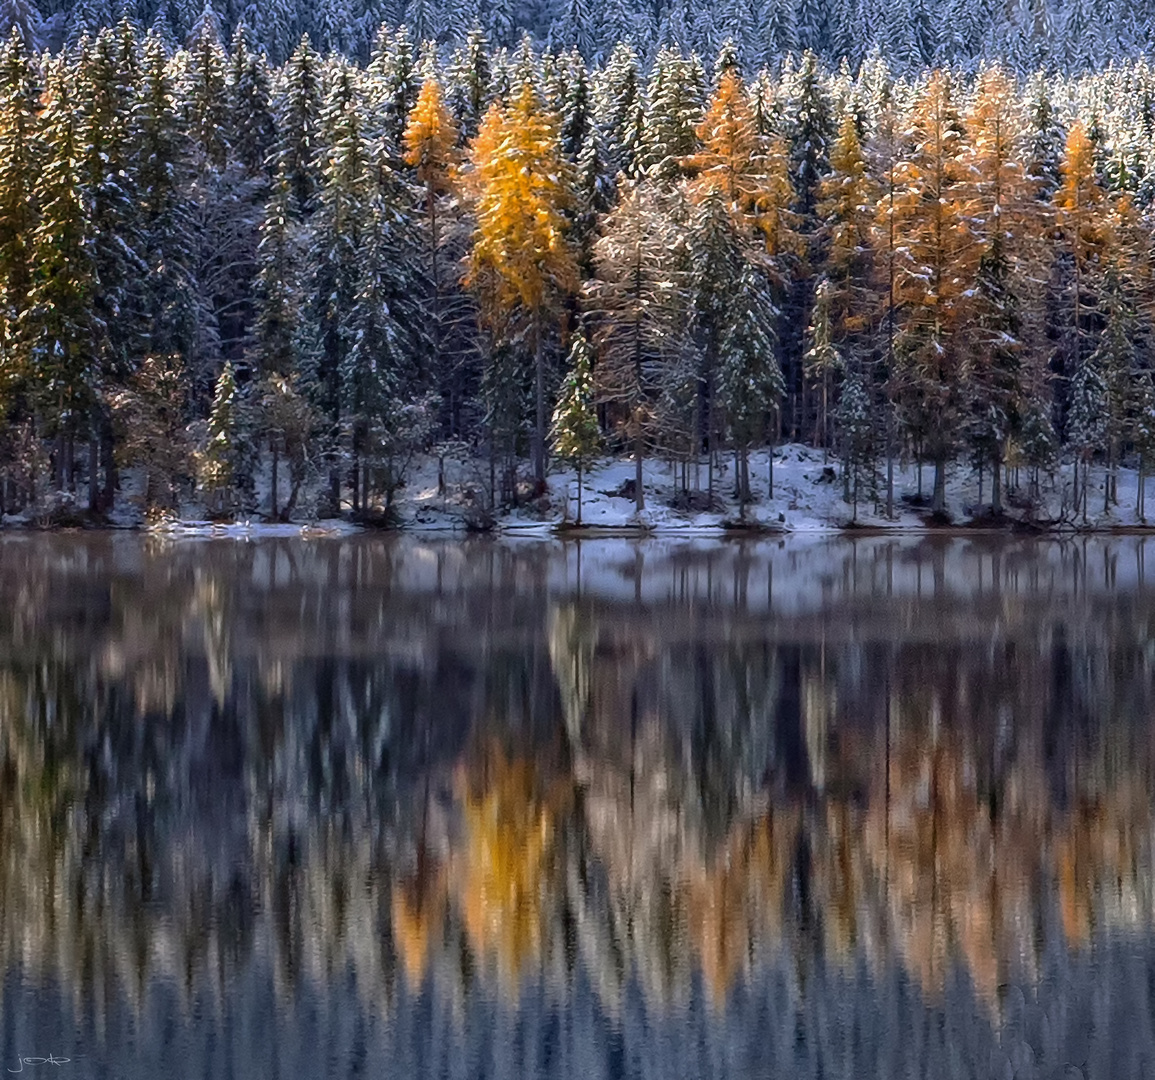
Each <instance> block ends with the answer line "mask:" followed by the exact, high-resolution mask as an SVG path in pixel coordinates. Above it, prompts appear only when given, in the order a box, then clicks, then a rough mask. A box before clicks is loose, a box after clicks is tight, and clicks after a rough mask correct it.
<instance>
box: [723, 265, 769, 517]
mask: <svg viewBox="0 0 1155 1080" xmlns="http://www.w3.org/2000/svg"><path fill="white" fill-rule="evenodd" d="M731 304H732V307H731V310H730V313H729V319H728V325H727V326H726V330H725V334H724V336H723V338H722V343H721V349H720V355H719V371H718V394H719V397H720V398H721V402H722V407H723V408H724V409H725V412H726V426H727V429H728V431H729V434H730V439H731V442H732V444H733V446H734V448H735V451H736V455H737V462H738V476H737V488H738V505H739V508H740V513H741V515H742V517H743V518H744V517H745V515H746V505H747V503H749V502H750V501H751V498H752V496H751V493H750V467H749V461H750V447H751V446H752V445H753V444H754V442H755V440H756V439H758V438H759V437H760V436H761V435H762V434H763V433H764V431H765V427H766V420H767V417H768V416H769V415H770V414H771V413H773V412H774V411H776V410H777V408H778V406H779V403H780V401H781V399H782V393H783V390H784V389H785V386H784V383H783V380H782V372H781V370H780V368H779V367H778V358H777V356H776V355H775V346H776V343H777V341H776V339H777V331H776V328H775V326H774V319H775V316H776V315H777V311H776V310H775V307H774V302H773V299H772V296H771V293H770V283H769V281H767V279H766V276H765V274H764V273H762V272H760V271H759V270H758V269H757V268H755V267H754V266H753V265H752V264H750V263H747V264H746V265H745V266H744V267H743V268H742V271H741V273H740V276H739V278H738V281H737V284H736V288H735V291H734V293H733V296H732V300H731Z"/></svg>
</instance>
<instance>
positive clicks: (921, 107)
mask: <svg viewBox="0 0 1155 1080" xmlns="http://www.w3.org/2000/svg"><path fill="white" fill-rule="evenodd" d="M908 138H909V140H910V143H911V149H910V152H909V153H908V155H907V157H906V160H905V161H903V162H902V163H901V164H900V165H899V167H898V169H897V177H896V179H897V184H896V188H897V191H896V196H895V199H894V208H893V212H891V211H890V208H889V207H887V209H886V213H887V216H888V217H891V214H893V217H892V224H893V227H894V235H895V240H896V241H897V243H896V247H895V279H894V280H895V299H896V301H897V304H898V308H899V311H900V328H899V334H898V339H897V341H896V353H897V355H896V371H895V373H894V374H895V377H896V378H897V379H898V381H899V384H900V387H901V389H900V393H901V395H902V397H903V399H904V401H903V405H904V407H905V411H906V413H907V422H908V424H909V426H910V427H911V428H912V430H913V431H914V432H915V433H916V441H917V442H918V443H919V444H921V445H920V450H921V448H922V446H925V447H926V449H928V450H929V451H930V456H931V459H932V460H933V462H934V497H933V501H932V508H933V510H934V512H935V513H940V514H941V513H945V510H946V469H947V463H948V461H949V460H950V459H951V457H952V456H953V454H954V452H955V449H956V443H957V439H958V434H959V428H960V426H961V420H962V413H963V403H964V402H963V398H964V395H963V391H964V383H963V379H962V375H963V361H964V350H963V341H962V333H961V331H962V328H963V327H964V325H965V316H966V315H967V314H968V303H969V299H970V297H971V295H972V292H973V285H974V280H975V270H976V264H977V261H978V257H979V255H980V253H981V252H980V248H979V245H978V244H977V243H976V240H975V237H974V235H973V233H972V231H971V224H972V223H971V222H970V220H969V218H968V217H967V216H966V213H965V199H964V195H965V192H966V186H965V184H964V183H963V181H964V178H965V176H966V172H965V169H964V165H963V161H962V150H963V125H962V121H961V118H960V116H959V113H958V110H957V109H956V107H955V104H954V90H953V86H952V83H951V78H950V75H949V74H947V73H946V72H942V71H936V72H934V74H933V75H931V77H930V80H929V82H928V83H927V85H926V88H925V89H924V90H923V91H922V93H921V94H920V95H919V97H918V99H917V101H916V102H915V105H914V108H913V110H912V113H911V117H910V131H909V133H908ZM920 462H921V454H920Z"/></svg>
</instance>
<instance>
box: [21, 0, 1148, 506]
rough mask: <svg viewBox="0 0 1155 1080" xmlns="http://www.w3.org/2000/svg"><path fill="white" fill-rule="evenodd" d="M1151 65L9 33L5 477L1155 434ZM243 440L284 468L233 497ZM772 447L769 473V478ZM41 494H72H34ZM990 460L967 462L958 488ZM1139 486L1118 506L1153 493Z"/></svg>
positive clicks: (1001, 476) (287, 470)
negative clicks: (436, 456)
mask: <svg viewBox="0 0 1155 1080" xmlns="http://www.w3.org/2000/svg"><path fill="white" fill-rule="evenodd" d="M1153 130H1155V74H1153V73H1152V71H1151V69H1150V68H1149V67H1148V65H1147V64H1146V63H1145V62H1137V63H1135V64H1133V65H1129V66H1127V67H1122V68H1118V69H1112V70H1110V71H1108V72H1107V73H1105V74H1102V75H1096V76H1087V77H1084V78H1082V79H1078V80H1062V79H1050V80H1048V79H1047V78H1046V77H1044V76H1043V75H1042V74H1036V75H1035V76H1033V77H1031V78H1030V79H1028V80H1027V81H1026V82H1020V81H1018V80H1016V79H1015V78H1014V77H1013V76H1011V75H1010V74H1008V73H1007V71H1005V70H1004V69H1002V68H1000V67H998V66H990V67H984V68H982V69H981V70H980V71H979V72H978V74H977V75H975V76H974V77H973V78H964V77H963V76H961V75H959V74H957V73H952V72H950V71H948V70H945V69H943V70H936V71H934V72H932V73H930V74H928V75H927V76H925V77H922V78H918V79H915V80H912V81H911V80H905V79H900V78H896V77H895V76H894V75H893V74H892V73H891V71H890V70H889V68H888V67H887V65H886V64H885V63H883V62H882V61H881V60H878V59H877V58H875V59H874V60H872V61H870V62H868V63H866V64H864V65H863V66H862V68H861V69H860V70H859V72H858V73H857V74H856V75H851V74H850V73H849V71H848V70H847V69H846V67H845V66H843V68H841V69H840V70H839V71H838V72H837V73H831V72H828V71H825V70H823V68H822V66H821V64H820V62H819V61H818V60H817V58H816V57H815V56H814V55H813V54H809V53H807V54H804V55H803V56H801V57H800V58H798V59H797V60H791V61H789V62H787V63H786V64H785V65H784V67H783V69H782V70H781V71H780V72H778V73H776V74H772V73H771V72H769V71H767V70H761V71H759V72H751V71H746V70H744V69H743V66H742V63H741V60H740V57H739V53H738V51H737V50H736V49H734V48H732V47H730V46H725V47H724V48H723V49H722V51H721V52H720V54H719V55H718V57H717V58H716V60H715V61H714V63H713V64H712V65H710V66H709V68H707V66H706V65H705V64H703V62H702V61H701V60H700V59H699V58H698V57H697V56H696V55H688V56H687V55H684V54H681V53H678V52H675V51H672V50H663V51H660V52H659V53H658V55H657V56H656V58H655V59H654V61H653V63H652V64H651V65H650V66H649V68H648V69H645V68H643V66H642V64H641V62H640V60H639V58H638V57H637V55H636V54H635V52H634V50H633V49H632V48H631V47H630V46H629V45H626V44H621V45H619V46H617V47H616V48H615V49H614V51H613V54H612V56H611V57H610V59H609V61H608V62H607V63H606V64H605V65H604V66H603V67H593V68H591V67H588V66H587V65H586V64H585V62H584V61H583V60H582V58H581V56H580V55H579V54H578V53H577V52H574V51H570V52H563V53H554V52H537V51H535V49H534V48H533V46H532V45H531V44H530V42H529V40H528V39H525V40H523V42H522V45H521V46H520V47H519V48H518V49H516V50H514V51H513V52H509V51H507V50H496V51H495V50H492V49H491V48H490V47H489V45H488V43H487V41H486V39H485V37H484V35H483V34H482V33H481V31H479V30H475V31H474V32H472V33H471V34H470V35H469V38H468V41H467V43H466V44H465V45H464V46H463V47H462V48H461V49H459V50H457V51H456V52H455V53H453V55H452V56H451V57H450V58H449V59H448V60H447V61H445V62H442V60H441V58H440V57H439V55H438V52H437V49H436V47H435V46H433V45H427V46H426V47H424V48H423V49H421V50H416V49H415V48H414V46H413V44H412V42H411V40H410V38H409V35H408V32H407V31H406V30H405V29H403V28H402V29H400V30H396V31H394V30H391V29H390V28H388V27H383V28H382V29H381V31H380V33H379V34H378V37H377V42H376V45H375V47H374V49H373V54H372V57H371V59H370V61H369V63H368V64H367V66H365V67H360V66H358V65H357V64H355V63H354V62H352V61H350V60H349V59H347V58H344V57H342V56H339V55H336V54H331V55H327V56H322V55H321V54H320V53H318V52H317V51H316V50H315V49H314V48H313V47H312V45H311V44H310V43H309V41H308V39H303V40H302V41H301V43H300V44H299V45H298V47H297V48H296V49H295V51H294V52H293V53H292V55H291V56H290V57H289V59H288V60H287V61H286V63H285V64H284V65H283V66H281V67H274V66H272V65H271V64H270V63H269V61H268V59H267V57H266V56H265V54H264V53H262V52H260V51H258V50H256V49H254V48H253V47H252V46H251V45H250V44H249V41H248V37H247V34H246V32H245V31H244V30H243V28H242V29H241V30H240V31H238V32H237V33H236V34H235V35H234V37H233V39H232V41H231V43H230V45H229V47H228V48H227V49H226V48H225V47H224V46H223V45H222V43H221V40H220V31H219V27H218V25H217V24H216V22H215V20H214V19H213V18H212V17H211V12H209V13H207V14H206V16H205V17H204V18H202V19H201V21H200V22H199V23H198V25H197V27H196V29H195V32H194V34H193V36H192V38H191V40H190V42H189V45H188V47H187V48H185V49H181V50H178V51H175V52H174V51H172V50H170V48H169V47H168V46H167V45H166V44H165V41H164V40H163V38H162V37H161V36H160V35H158V34H155V33H150V34H148V35H147V36H145V37H143V38H142V37H140V36H139V35H138V33H137V31H136V30H134V29H133V26H132V24H130V23H129V22H127V21H124V22H122V23H121V24H119V25H118V26H117V27H116V28H114V29H112V30H105V31H102V32H101V33H100V34H99V35H97V36H96V37H95V38H93V39H89V38H84V39H82V40H81V41H80V43H79V44H78V45H77V46H76V47H75V48H73V49H70V50H67V51H64V52H62V53H60V54H57V55H55V56H44V57H43V58H41V59H37V58H35V57H33V56H31V55H29V53H28V52H27V51H26V49H25V47H24V45H23V40H22V38H21V36H20V35H19V34H18V33H14V34H13V35H12V36H11V38H10V39H9V41H8V42H7V43H6V44H5V46H4V48H3V51H2V55H0V312H2V315H3V319H2V336H0V350H2V351H0V363H2V371H3V379H2V381H0V394H2V396H3V417H4V424H3V428H2V429H0V444H2V445H0V468H2V470H3V477H4V482H3V484H2V485H0V490H2V491H3V501H4V509H5V510H9V511H10V510H13V509H21V508H23V507H28V506H41V505H44V504H45V503H46V501H47V502H51V501H52V500H53V499H56V500H57V501H58V502H59V501H61V500H63V501H64V502H68V503H70V504H71V505H74V506H77V507H83V508H86V509H91V510H94V511H96V512H107V511H108V510H109V509H110V507H111V506H112V503H113V500H114V498H115V495H116V491H117V486H118V475H117V473H118V469H119V468H122V467H124V466H126V465H135V466H140V467H143V469H144V472H145V475H146V477H147V483H146V490H145V501H146V502H147V503H148V504H149V505H150V506H156V507H162V508H163V507H174V506H176V505H177V504H178V502H179V500H180V498H181V497H182V495H183V494H187V493H188V491H189V489H190V485H191V484H192V483H193V482H194V481H195V483H197V484H198V485H199V486H200V488H201V489H202V492H203V494H204V497H205V498H206V500H207V501H208V503H209V504H210V507H211V508H212V509H214V510H216V511H218V512H221V513H230V512H235V511H238V510H244V511H246V512H253V511H259V512H263V513H266V514H269V515H270V516H273V517H278V516H285V515H288V514H290V513H292V512H293V511H294V509H296V508H297V507H298V506H299V505H300V502H299V500H300V499H301V497H302V492H307V491H310V490H312V488H313V487H314V486H315V485H313V484H311V483H310V482H309V481H310V479H311V478H321V477H323V478H324V480H325V483H324V485H323V486H324V489H325V492H326V496H325V498H324V500H323V503H324V505H322V506H319V507H318V508H317V509H318V510H319V511H320V512H328V513H334V512H338V511H340V510H341V509H342V508H343V507H348V508H351V510H352V511H353V512H354V513H356V514H367V513H376V512H378V511H380V510H381V509H383V508H387V507H388V506H389V504H390V503H391V501H392V497H393V494H394V492H395V491H396V489H397V488H398V486H399V485H400V484H401V483H402V482H403V479H404V475H405V469H406V466H407V463H408V462H409V460H410V459H411V457H412V455H413V454H414V453H416V452H418V451H420V450H428V449H431V448H435V447H436V448H438V450H439V451H440V452H441V453H447V452H459V453H463V452H466V451H468V452H469V453H471V454H473V455H474V456H476V457H477V458H478V460H481V461H486V462H488V468H487V469H479V470H478V474H479V482H478V484H477V485H476V489H475V498H476V500H477V503H478V506H479V508H480V510H481V511H482V512H484V513H486V514H488V513H490V512H492V511H493V510H494V509H495V508H496V507H497V506H498V505H500V504H508V503H510V502H512V501H515V500H517V499H518V498H519V497H524V496H525V494H526V488H525V485H523V484H519V474H518V467H519V462H521V461H524V460H526V459H528V460H530V461H531V463H532V474H533V480H534V482H535V484H536V488H537V490H539V491H540V490H542V488H543V485H544V482H545V478H546V472H547V464H548V458H549V456H550V455H551V453H556V454H558V455H560V456H561V457H563V458H565V459H567V460H570V461H572V462H575V463H576V464H577V465H578V467H579V468H580V467H581V466H582V465H583V464H584V463H586V462H588V460H589V459H590V458H591V457H592V456H593V455H595V454H596V453H599V452H601V451H603V450H609V451H613V450H621V451H627V452H630V453H632V454H633V455H634V457H635V459H636V462H637V472H638V476H637V483H636V484H635V492H636V498H637V502H638V507H639V509H641V508H642V506H643V499H644V496H643V491H644V485H643V483H642V478H643V468H644V463H645V461H646V460H647V459H648V458H650V457H652V456H654V455H658V456H660V457H662V458H663V459H665V460H667V461H670V462H672V463H674V465H675V466H677V467H678V475H679V477H680V486H681V488H682V489H683V494H684V495H685V496H686V498H687V500H688V501H689V502H690V503H693V502H694V500H695V499H696V498H697V496H698V495H699V494H700V493H702V492H703V488H704V489H705V491H704V494H705V496H706V497H707V498H710V497H712V496H713V495H714V488H715V472H716V469H715V466H716V463H717V462H718V460H719V456H720V455H721V454H722V452H723V451H727V452H733V454H734V456H735V463H736V469H735V475H736V493H737V495H738V497H739V500H740V502H741V503H742V504H743V505H744V504H745V503H746V502H747V501H749V500H750V498H751V491H752V489H751V484H750V478H749V469H748V466H747V460H748V456H749V452H750V450H751V449H752V448H755V447H760V446H764V445H766V444H768V443H769V444H772V443H774V442H776V441H778V440H780V439H792V440H807V441H811V442H813V443H814V444H815V445H818V446H825V447H827V448H829V449H830V450H831V451H833V452H835V453H836V454H838V455H839V456H840V458H841V459H842V461H843V462H844V463H845V469H844V475H845V485H846V495H847V497H848V499H851V500H854V501H855V502H857V500H858V499H859V497H862V498H866V497H867V496H868V493H869V495H870V496H871V497H874V498H875V499H876V500H877V501H878V502H879V505H880V508H881V507H883V506H884V507H885V509H886V511H887V512H888V513H889V512H893V504H894V497H895V496H894V490H893V483H888V482H887V481H888V479H889V478H890V477H891V476H892V474H893V470H892V468H891V466H893V463H894V462H895V461H896V460H897V459H899V458H903V457H911V456H913V457H915V458H917V459H918V460H919V461H920V462H922V461H923V460H925V461H927V462H928V463H930V464H931V465H933V468H934V482H933V488H932V490H933V506H934V509H936V510H942V509H943V508H944V505H945V479H946V471H947V469H948V467H950V466H952V465H953V464H954V463H955V462H956V461H957V460H958V459H959V457H960V455H962V456H963V458H964V460H965V462H966V463H969V465H971V466H973V467H974V468H975V469H976V470H978V473H979V477H980V486H981V485H982V484H983V483H984V482H988V490H989V493H990V499H991V502H992V507H993V509H994V510H995V511H996V512H998V511H999V510H1000V509H1001V505H1002V500H1003V497H1004V487H1005V483H1006V480H1007V478H1011V479H1014V478H1015V477H1018V478H1019V479H1020V481H1024V482H1022V483H1021V484H1020V487H1021V489H1022V492H1023V494H1024V495H1025V496H1028V497H1029V496H1031V495H1037V494H1038V493H1039V491H1040V489H1041V487H1042V486H1043V485H1044V484H1045V483H1046V482H1047V479H1046V478H1047V476H1048V474H1049V473H1050V472H1051V470H1053V468H1054V466H1055V464H1056V463H1057V461H1058V460H1059V459H1060V455H1062V454H1063V453H1064V452H1065V453H1067V454H1068V455H1071V456H1073V457H1074V458H1075V459H1076V460H1077V461H1078V462H1079V463H1080V464H1081V466H1082V468H1081V470H1079V471H1078V476H1079V477H1080V478H1081V479H1079V481H1078V484H1077V490H1076V496H1077V500H1076V501H1080V500H1081V502H1082V505H1083V508H1084V510H1085V507H1086V500H1087V491H1088V488H1089V486H1090V485H1089V482H1088V474H1089V470H1090V466H1091V463H1092V462H1093V461H1096V460H1102V461H1103V462H1105V463H1106V465H1107V468H1108V478H1107V483H1106V485H1105V491H1106V494H1105V499H1106V500H1107V502H1108V503H1109V502H1110V501H1111V500H1112V499H1113V498H1114V497H1115V481H1114V477H1115V474H1116V472H1117V469H1118V466H1119V464H1120V463H1121V462H1122V461H1123V460H1124V459H1125V457H1126V456H1127V455H1135V457H1136V459H1137V461H1138V463H1139V464H1140V467H1141V468H1142V466H1143V465H1144V464H1145V461H1146V457H1147V456H1148V455H1149V452H1150V450H1151V448H1152V444H1153V440H1155V389H1153V386H1152V381H1151V378H1152V376H1151V370H1150V369H1151V356H1150V352H1151V318H1152V313H1153V310H1155V308H1153V300H1155V282H1153V280H1152V275H1151V272H1150V263H1151V259H1150V250H1149V248H1150V244H1151V236H1150V233H1151V229H1150V220H1149V216H1150V208H1151V203H1152V197H1153V195H1155V172H1153V171H1152V170H1151V169H1150V168H1149V163H1150V160H1151V154H1152V138H1151V136H1152V131H1153ZM258 474H260V475H262V476H265V477H267V478H268V480H270V481H271V485H270V487H271V490H270V491H269V492H268V493H267V494H265V493H264V491H263V490H262V499H261V504H260V505H259V506H258V505H257V483H256V478H257V476H258ZM772 479H773V478H772V476H771V477H770V481H771V483H772ZM52 493H62V494H59V495H53V494H52ZM981 501H982V498H981V496H980V502H981ZM1140 511H1142V507H1140Z"/></svg>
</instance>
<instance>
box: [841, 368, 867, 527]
mask: <svg viewBox="0 0 1155 1080" xmlns="http://www.w3.org/2000/svg"><path fill="white" fill-rule="evenodd" d="M870 397H871V395H870V387H869V383H868V380H867V378H866V375H865V374H864V372H863V370H862V366H861V365H859V364H856V365H854V366H852V367H851V368H850V370H849V371H848V372H847V373H846V378H845V380H844V381H843V384H842V392H841V394H840V395H839V398H838V408H837V411H836V413H835V420H836V421H837V423H838V428H839V431H840V433H841V444H842V469H843V497H844V499H845V501H846V502H848V503H850V505H851V520H852V521H856V520H857V519H858V501H859V491H860V485H861V482H862V477H863V474H864V473H866V474H867V476H869V475H870V473H871V472H872V462H873V460H874V434H875V431H874V424H873V423H872V412H873V410H872V409H871V401H870Z"/></svg>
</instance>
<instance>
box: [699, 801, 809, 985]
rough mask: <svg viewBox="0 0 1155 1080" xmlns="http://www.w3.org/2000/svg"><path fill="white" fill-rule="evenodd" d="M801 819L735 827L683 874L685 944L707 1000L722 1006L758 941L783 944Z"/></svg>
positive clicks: (774, 817) (770, 817)
mask: <svg viewBox="0 0 1155 1080" xmlns="http://www.w3.org/2000/svg"><path fill="white" fill-rule="evenodd" d="M799 824H800V817H799V814H798V813H797V811H794V810H790V809H786V810H782V811H778V812H773V811H771V812H769V813H767V814H766V815H765V816H764V817H761V818H759V819H757V820H755V821H753V822H738V823H737V824H736V825H735V826H734V827H733V829H731V831H730V835H729V836H728V837H727V838H726V840H725V842H724V844H723V845H722V848H721V850H720V851H718V852H715V853H712V855H711V856H710V857H709V859H708V860H706V861H702V860H695V861H693V862H692V863H691V865H690V866H689V867H688V868H687V870H686V873H685V888H686V892H687V908H688V912H689V928H690V940H691V943H692V944H693V946H694V948H695V950H696V952H697V958H698V964H699V966H700V968H701V971H702V978H703V980H704V981H705V984H706V989H707V990H708V992H709V994H710V997H711V999H712V1000H713V1002H714V1004H715V1005H716V1006H721V1005H723V1004H724V1003H725V1000H726V994H727V993H728V991H729V989H730V987H731V986H732V985H733V983H734V980H735V978H736V977H737V975H738V973H739V971H741V970H744V969H748V968H749V966H750V962H751V960H752V957H753V952H754V946H755V943H757V942H766V941H767V940H768V939H771V940H773V939H777V940H779V941H780V940H781V939H782V930H783V927H782V911H783V901H784V894H785V891H786V882H787V880H788V878H789V876H790V871H791V866H792V862H793V858H794V851H795V846H796V844H797V842H798V827H799Z"/></svg>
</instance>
